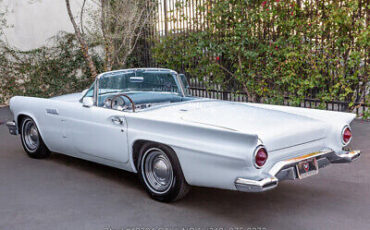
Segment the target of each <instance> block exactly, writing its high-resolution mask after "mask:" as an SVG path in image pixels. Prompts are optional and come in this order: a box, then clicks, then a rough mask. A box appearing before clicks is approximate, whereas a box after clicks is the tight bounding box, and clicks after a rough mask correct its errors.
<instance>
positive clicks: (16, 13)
mask: <svg viewBox="0 0 370 230" xmlns="http://www.w3.org/2000/svg"><path fill="white" fill-rule="evenodd" d="M70 1H71V7H72V10H73V12H74V15H75V17H76V18H78V16H79V11H80V9H81V5H82V0H70ZM0 7H2V8H3V7H8V10H9V13H8V15H7V20H8V23H9V24H10V25H12V28H10V29H6V30H5V40H6V41H7V42H8V44H9V45H11V46H15V47H17V48H19V49H21V50H29V49H34V48H38V47H40V46H42V45H47V43H48V41H47V40H48V39H49V38H50V37H52V36H54V35H56V34H57V33H58V32H59V31H68V32H73V27H72V24H71V22H70V20H69V18H68V14H67V10H66V5H65V0H3V2H2V3H1V6H0Z"/></svg>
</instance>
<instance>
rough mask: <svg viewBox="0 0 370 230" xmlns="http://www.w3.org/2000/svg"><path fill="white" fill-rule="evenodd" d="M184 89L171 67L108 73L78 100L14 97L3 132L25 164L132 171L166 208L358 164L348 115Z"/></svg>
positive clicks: (258, 189) (262, 188) (263, 188)
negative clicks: (49, 161)
mask: <svg viewBox="0 0 370 230" xmlns="http://www.w3.org/2000/svg"><path fill="white" fill-rule="evenodd" d="M187 88H188V83H187V80H186V78H185V76H184V75H181V74H177V73H176V72H175V71H172V70H168V69H157V68H145V69H126V70H119V71H113V72H107V73H103V74H100V75H99V76H98V77H97V78H96V80H95V82H94V84H93V85H92V86H91V88H90V89H88V90H85V91H83V92H82V93H76V94H69V95H64V96H59V97H53V98H49V99H44V98H34V97H20V96H16V97H13V98H12V99H11V100H10V109H11V112H12V113H13V115H14V120H13V121H11V122H8V123H7V126H8V128H9V131H10V133H11V134H13V135H17V134H20V136H21V140H22V144H23V147H24V150H25V151H26V152H27V153H28V155H29V156H30V157H32V158H45V157H48V156H49V155H50V152H57V153H63V154H67V155H70V156H74V157H78V158H83V159H86V160H89V161H94V162H98V163H101V164H105V165H109V166H113V167H117V168H120V169H124V170H127V171H131V172H135V173H138V175H139V178H140V180H141V182H142V184H143V186H144V187H145V189H146V190H147V192H148V193H149V194H150V196H151V197H152V198H154V199H157V200H160V201H166V202H169V201H174V200H177V199H180V198H182V197H183V196H185V195H186V193H187V192H188V190H189V186H190V185H192V186H204V187H213V188H221V189H231V190H239V191H245V192H262V191H266V190H269V189H272V188H275V187H276V186H277V185H278V183H279V182H280V181H283V180H294V179H298V178H299V179H303V178H305V177H307V176H311V175H314V174H317V173H318V171H319V169H320V168H323V167H325V166H327V165H329V164H331V163H347V162H352V161H353V160H355V159H357V158H358V157H359V156H360V151H358V150H351V149H350V147H349V144H350V142H351V139H352V133H351V128H350V126H349V124H350V123H351V121H352V120H353V119H354V118H355V115H354V114H349V113H341V112H329V111H322V110H315V109H304V108H294V107H288V106H276V105H266V104H252V103H234V102H227V101H220V100H212V99H204V98H197V97H192V96H190V95H189V94H188V89H187Z"/></svg>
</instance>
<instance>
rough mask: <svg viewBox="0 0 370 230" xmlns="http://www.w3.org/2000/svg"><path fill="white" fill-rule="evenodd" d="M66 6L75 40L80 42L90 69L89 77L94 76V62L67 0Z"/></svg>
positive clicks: (95, 73)
mask: <svg viewBox="0 0 370 230" xmlns="http://www.w3.org/2000/svg"><path fill="white" fill-rule="evenodd" d="M66 6H67V11H68V16H69V19H70V20H71V22H72V25H73V28H74V30H75V34H76V37H77V40H78V42H79V43H80V46H81V50H82V53H83V56H84V58H85V60H86V62H87V65H88V67H89V69H90V72H91V77H92V78H95V77H96V76H97V75H98V74H97V71H96V67H95V64H94V62H93V60H92V58H91V56H90V54H89V47H88V45H87V43H86V41H85V39H84V38H83V37H82V35H81V31H80V29H79V28H78V26H77V24H76V21H75V19H74V18H73V15H72V11H71V5H70V2H69V0H66Z"/></svg>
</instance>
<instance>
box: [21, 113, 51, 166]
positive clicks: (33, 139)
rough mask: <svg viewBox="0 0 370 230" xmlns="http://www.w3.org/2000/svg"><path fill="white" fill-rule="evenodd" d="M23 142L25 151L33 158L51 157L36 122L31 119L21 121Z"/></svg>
mask: <svg viewBox="0 0 370 230" xmlns="http://www.w3.org/2000/svg"><path fill="white" fill-rule="evenodd" d="M21 140H22V145H23V148H24V150H25V151H26V153H27V154H28V156H30V157H31V158H36V159H41V158H46V157H48V156H50V151H49V149H48V148H47V147H46V145H45V144H44V141H43V140H42V138H41V135H40V132H39V130H38V128H37V126H36V123H35V121H34V120H32V118H30V117H25V118H24V119H23V120H22V121H21Z"/></svg>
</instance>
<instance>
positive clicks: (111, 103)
mask: <svg viewBox="0 0 370 230" xmlns="http://www.w3.org/2000/svg"><path fill="white" fill-rule="evenodd" d="M117 97H126V98H127V99H128V100H129V101H130V102H131V106H132V112H135V107H136V106H135V103H134V101H133V100H132V99H131V98H130V97H129V96H127V95H126V94H124V93H122V94H117V95H116V96H114V97H113V98H112V101H111V102H110V108H111V109H113V102H114V100H115V99H116V98H117Z"/></svg>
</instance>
